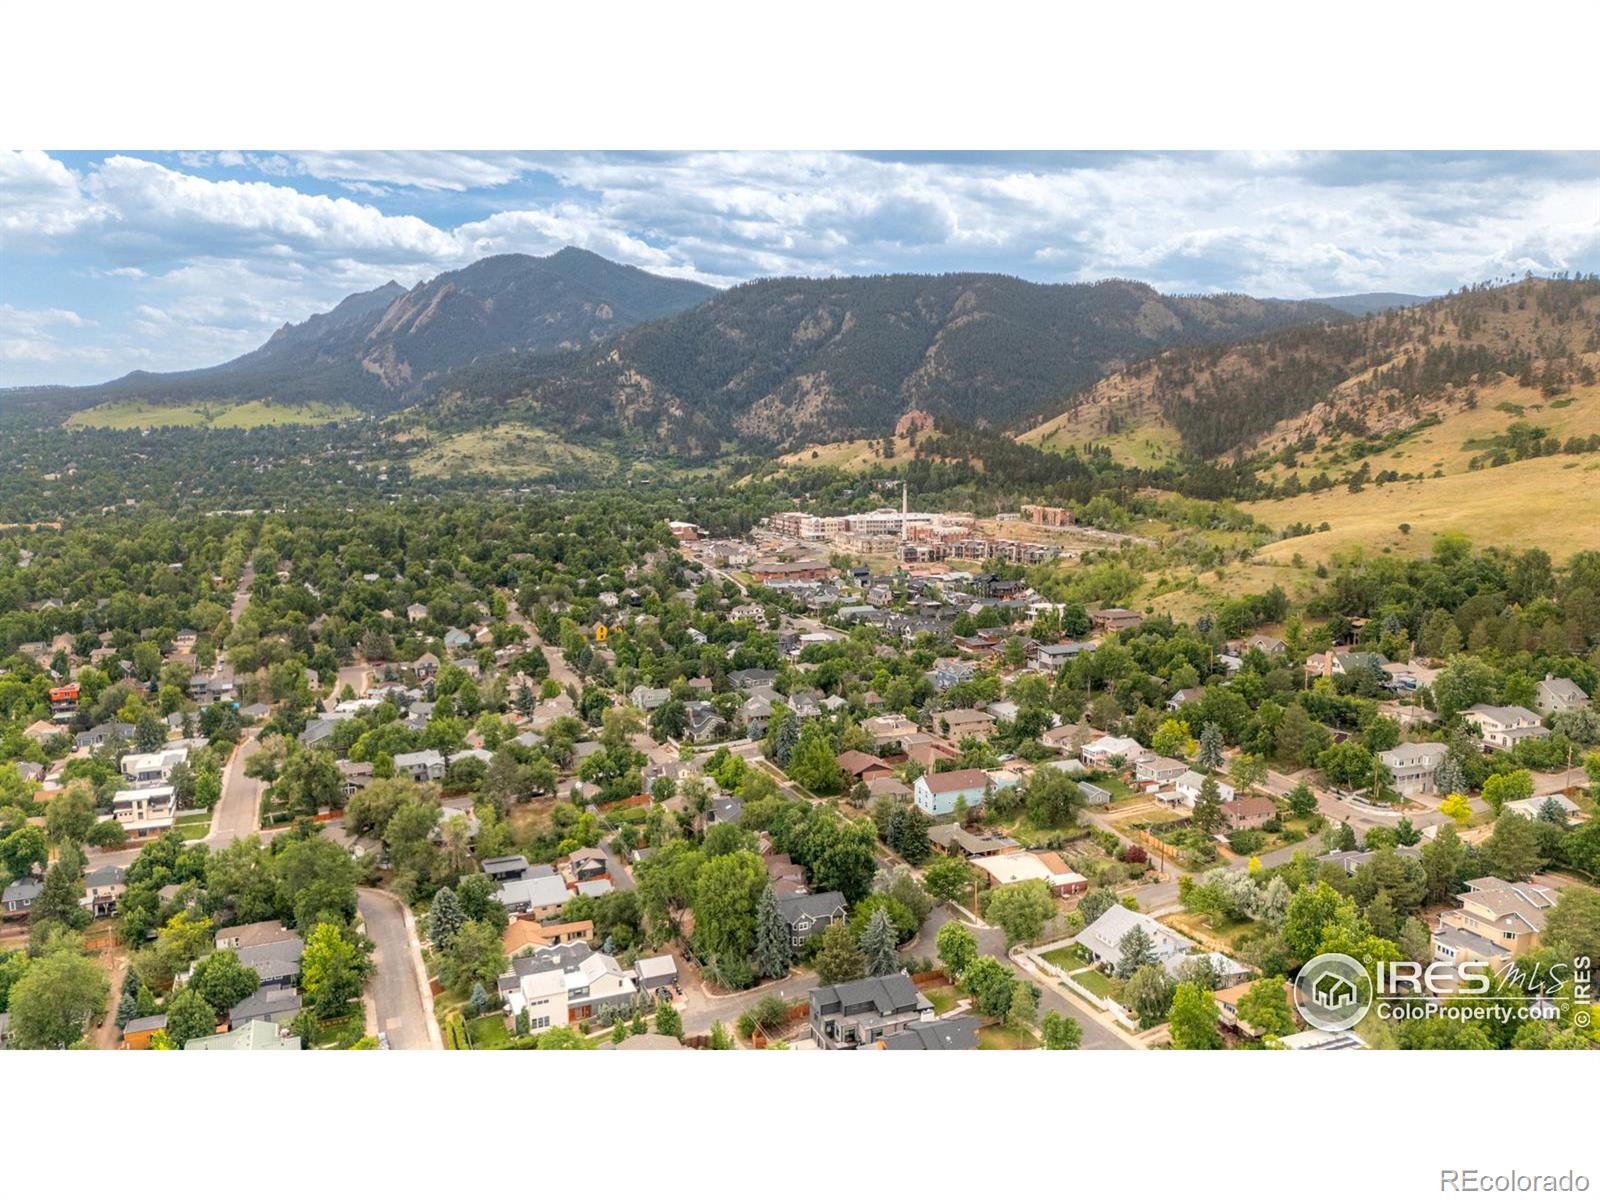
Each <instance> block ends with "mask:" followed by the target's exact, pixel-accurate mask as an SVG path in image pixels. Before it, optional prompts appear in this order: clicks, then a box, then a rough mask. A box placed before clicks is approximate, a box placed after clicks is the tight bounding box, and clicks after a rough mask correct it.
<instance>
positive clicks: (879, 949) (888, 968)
mask: <svg viewBox="0 0 1600 1200" xmlns="http://www.w3.org/2000/svg"><path fill="white" fill-rule="evenodd" d="M861 954H862V957H864V958H865V959H866V960H867V974H868V975H893V974H894V973H895V972H896V971H898V970H899V969H900V954H899V952H898V951H897V950H896V949H895V930H894V922H892V921H891V920H889V910H888V908H887V907H883V908H879V909H878V911H877V912H875V913H873V914H872V917H871V919H870V920H869V921H868V922H867V927H866V928H865V929H863V930H862V931H861Z"/></svg>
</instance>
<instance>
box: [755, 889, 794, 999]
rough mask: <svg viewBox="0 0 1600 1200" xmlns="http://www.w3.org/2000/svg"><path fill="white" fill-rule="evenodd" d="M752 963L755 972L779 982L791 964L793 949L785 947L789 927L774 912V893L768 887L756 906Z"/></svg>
mask: <svg viewBox="0 0 1600 1200" xmlns="http://www.w3.org/2000/svg"><path fill="white" fill-rule="evenodd" d="M754 962H755V968H756V973H757V974H758V975H763V976H765V977H766V978H768V979H782V978H783V977H784V976H785V975H787V974H788V973H789V967H790V965H791V964H792V963H793V962H794V949H793V947H791V946H790V945H789V927H788V926H787V925H785V924H784V922H783V915H782V914H781V913H780V912H779V911H778V894H777V893H776V892H774V891H773V890H772V885H771V884H768V885H767V888H766V890H765V891H763V892H762V893H761V900H760V902H759V903H757V905H756V941H755V953H754Z"/></svg>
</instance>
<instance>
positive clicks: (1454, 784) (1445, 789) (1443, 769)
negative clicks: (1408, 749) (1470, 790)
mask: <svg viewBox="0 0 1600 1200" xmlns="http://www.w3.org/2000/svg"><path fill="white" fill-rule="evenodd" d="M1433 790H1434V791H1436V792H1438V793H1439V795H1441V796H1449V795H1452V794H1458V795H1465V794H1466V792H1467V773H1466V772H1465V771H1463V770H1462V769H1461V760H1460V759H1459V758H1457V757H1456V756H1455V755H1454V754H1447V755H1445V757H1444V761H1443V762H1441V763H1440V764H1439V765H1438V766H1437V767H1435V768H1434V771H1433Z"/></svg>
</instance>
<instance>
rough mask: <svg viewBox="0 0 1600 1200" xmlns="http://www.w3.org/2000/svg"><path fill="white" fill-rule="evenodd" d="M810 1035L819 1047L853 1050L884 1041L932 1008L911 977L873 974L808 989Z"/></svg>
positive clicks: (919, 1018)
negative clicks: (868, 977)
mask: <svg viewBox="0 0 1600 1200" xmlns="http://www.w3.org/2000/svg"><path fill="white" fill-rule="evenodd" d="M809 1003H810V1008H811V1037H812V1039H813V1040H814V1041H815V1042H816V1044H817V1048H818V1049H819V1050H857V1049H860V1048H861V1047H863V1046H871V1045H873V1044H874V1043H875V1042H878V1041H879V1040H883V1041H885V1042H887V1040H888V1039H889V1038H890V1037H892V1036H894V1035H895V1034H898V1033H900V1032H901V1031H903V1030H904V1029H905V1028H906V1027H907V1026H909V1025H912V1024H915V1023H916V1022H918V1021H920V1020H921V1019H922V1014H923V1013H926V1012H932V1011H933V1005H932V1003H930V1002H929V1000H928V998H927V997H926V996H924V995H923V994H922V993H921V992H919V991H917V985H916V984H914V983H912V982H911V976H909V975H907V974H906V973H905V972H904V971H901V972H900V973H899V974H897V975H877V976H874V977H873V978H871V979H856V980H852V981H851V982H849V983H836V984H834V985H832V986H831V987H819V988H812V989H811V994H810V997H809Z"/></svg>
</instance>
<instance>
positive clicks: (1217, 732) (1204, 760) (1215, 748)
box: [1195, 721, 1222, 771]
mask: <svg viewBox="0 0 1600 1200" xmlns="http://www.w3.org/2000/svg"><path fill="white" fill-rule="evenodd" d="M1195 762H1196V763H1197V764H1199V766H1200V767H1201V769H1203V770H1206V771H1215V770H1217V769H1218V768H1220V767H1221V766H1222V729H1221V727H1220V726H1219V725H1218V724H1217V723H1216V722H1215V721H1207V722H1206V723H1205V725H1204V726H1202V727H1201V730H1200V751H1199V753H1198V754H1197V755H1196V756H1195Z"/></svg>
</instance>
